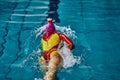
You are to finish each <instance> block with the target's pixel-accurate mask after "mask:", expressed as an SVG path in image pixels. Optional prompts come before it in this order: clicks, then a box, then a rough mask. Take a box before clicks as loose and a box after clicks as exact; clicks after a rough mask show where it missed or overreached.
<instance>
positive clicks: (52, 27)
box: [45, 18, 55, 33]
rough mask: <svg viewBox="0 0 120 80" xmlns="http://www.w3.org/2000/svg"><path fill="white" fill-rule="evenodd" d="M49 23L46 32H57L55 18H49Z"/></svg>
mask: <svg viewBox="0 0 120 80" xmlns="http://www.w3.org/2000/svg"><path fill="white" fill-rule="evenodd" d="M47 21H48V24H47V25H46V31H45V32H46V33H53V32H55V26H54V24H53V20H52V19H51V18H48V19H47Z"/></svg>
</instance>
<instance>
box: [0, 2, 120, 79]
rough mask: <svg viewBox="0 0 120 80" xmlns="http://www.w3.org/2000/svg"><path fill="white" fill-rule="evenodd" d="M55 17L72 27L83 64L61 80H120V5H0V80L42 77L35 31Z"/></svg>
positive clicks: (62, 72)
mask: <svg viewBox="0 0 120 80" xmlns="http://www.w3.org/2000/svg"><path fill="white" fill-rule="evenodd" d="M47 17H52V18H53V19H55V20H56V22H55V23H56V24H57V25H59V26H70V28H71V29H72V30H73V31H75V35H76V36H77V38H75V39H73V38H71V39H72V40H73V42H74V43H75V49H74V50H73V54H74V55H75V56H81V63H80V64H76V65H74V66H73V67H71V68H67V69H61V70H60V71H58V74H57V77H58V79H56V80H120V64H119V62H120V57H119V56H120V41H119V40H120V27H119V26H120V1H119V0H109V1H108V0H0V23H1V24H0V80H34V78H42V73H41V72H40V71H39V70H38V69H37V66H38V65H37V54H36V50H37V49H38V47H39V39H38V38H37V39H36V34H35V32H34V30H35V29H36V28H39V27H41V26H43V25H45V24H46V18H47Z"/></svg>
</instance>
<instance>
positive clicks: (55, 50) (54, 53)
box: [38, 18, 74, 80]
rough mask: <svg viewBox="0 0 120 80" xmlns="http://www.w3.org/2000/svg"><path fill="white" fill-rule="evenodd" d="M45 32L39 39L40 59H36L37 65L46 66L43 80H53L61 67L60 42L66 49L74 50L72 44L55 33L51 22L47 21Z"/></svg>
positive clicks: (64, 37) (66, 38) (65, 37)
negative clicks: (65, 45)
mask: <svg viewBox="0 0 120 80" xmlns="http://www.w3.org/2000/svg"><path fill="white" fill-rule="evenodd" d="M47 21H48V24H47V25H46V29H45V32H44V34H43V37H42V39H41V43H42V55H43V56H42V57H38V59H39V64H42V65H45V66H48V67H47V69H45V70H44V77H43V80H54V77H55V74H56V72H57V71H58V69H59V67H60V66H61V65H62V60H63V59H62V57H61V55H60V54H59V45H60V43H61V42H62V41H64V42H66V43H67V47H68V48H69V49H70V50H72V49H73V48H74V44H73V42H72V41H71V40H70V39H69V38H68V37H67V36H66V35H64V34H62V33H60V32H56V29H55V26H54V24H53V20H52V19H51V18H48V19H47Z"/></svg>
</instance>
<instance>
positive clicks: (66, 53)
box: [60, 46, 81, 68]
mask: <svg viewBox="0 0 120 80" xmlns="http://www.w3.org/2000/svg"><path fill="white" fill-rule="evenodd" d="M60 54H61V56H62V58H63V68H69V67H73V66H74V65H75V64H79V63H80V61H81V58H80V57H76V56H74V55H73V53H72V52H71V50H70V49H68V48H67V47H66V46H64V47H63V48H62V49H61V50H60Z"/></svg>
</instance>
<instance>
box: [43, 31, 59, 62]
mask: <svg viewBox="0 0 120 80" xmlns="http://www.w3.org/2000/svg"><path fill="white" fill-rule="evenodd" d="M60 41H61V40H60V37H59V35H58V34H57V33H54V34H52V35H51V36H50V38H49V39H48V40H44V39H43V38H42V40H41V42H42V49H43V57H44V59H45V60H50V58H51V56H52V55H54V54H56V53H58V50H57V48H58V46H59V43H60Z"/></svg>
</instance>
